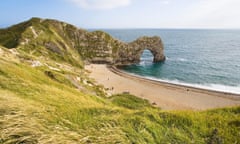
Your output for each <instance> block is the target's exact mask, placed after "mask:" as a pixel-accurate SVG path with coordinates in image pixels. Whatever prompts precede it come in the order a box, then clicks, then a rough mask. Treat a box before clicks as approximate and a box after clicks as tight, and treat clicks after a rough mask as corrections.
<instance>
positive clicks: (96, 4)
mask: <svg viewBox="0 0 240 144" xmlns="http://www.w3.org/2000/svg"><path fill="white" fill-rule="evenodd" d="M70 1H71V2H74V3H75V4H77V5H78V6H80V7H81V8H84V9H97V10H104V9H114V8H117V7H124V6H128V5H130V3H131V0H70Z"/></svg>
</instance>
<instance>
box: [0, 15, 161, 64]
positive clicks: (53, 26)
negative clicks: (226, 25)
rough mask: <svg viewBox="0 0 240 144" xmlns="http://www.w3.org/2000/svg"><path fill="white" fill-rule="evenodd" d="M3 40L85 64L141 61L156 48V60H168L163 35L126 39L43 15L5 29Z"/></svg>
mask: <svg viewBox="0 0 240 144" xmlns="http://www.w3.org/2000/svg"><path fill="white" fill-rule="evenodd" d="M0 44H1V45H3V46H5V47H7V48H18V49H20V50H23V51H27V52H29V53H32V54H34V55H36V56H50V58H52V59H54V60H64V61H67V62H70V63H72V64H74V63H75V64H77V65H82V64H79V61H82V60H83V61H86V62H90V63H107V64H114V65H123V64H124V65H125V64H132V63H137V62H139V61H140V57H141V54H142V52H143V50H144V49H149V50H150V51H151V52H152V54H153V56H154V62H159V61H164V60H165V56H164V54H163V44H162V41H161V39H160V37H156V36H155V37H141V38H139V39H137V40H135V41H133V42H130V43H124V42H121V41H119V40H116V39H114V38H112V37H111V36H110V35H109V34H107V33H105V32H102V31H94V32H88V31H86V30H83V29H79V28H77V27H75V26H73V25H71V24H67V23H65V22H60V21H56V20H50V19H40V18H32V19H30V20H29V21H26V22H23V23H20V24H17V25H14V26H12V27H9V28H7V29H1V30H0Z"/></svg>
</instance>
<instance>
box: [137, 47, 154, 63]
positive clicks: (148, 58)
mask: <svg viewBox="0 0 240 144" xmlns="http://www.w3.org/2000/svg"><path fill="white" fill-rule="evenodd" d="M153 61H154V55H153V53H152V52H151V51H150V50H149V49H144V50H143V51H142V53H141V57H140V64H152V63H153Z"/></svg>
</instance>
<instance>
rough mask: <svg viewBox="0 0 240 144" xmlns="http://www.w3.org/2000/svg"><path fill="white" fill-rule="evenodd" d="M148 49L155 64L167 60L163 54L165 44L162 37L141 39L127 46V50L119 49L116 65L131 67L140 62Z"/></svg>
mask: <svg viewBox="0 0 240 144" xmlns="http://www.w3.org/2000/svg"><path fill="white" fill-rule="evenodd" d="M145 49H147V50H149V51H150V52H151V53H152V55H153V62H161V61H164V60H165V56H164V53H163V43H162V41H161V39H160V37H157V36H155V37H141V38H139V39H137V40H135V41H133V42H131V43H128V44H126V46H125V48H121V49H119V54H118V56H119V57H118V59H117V62H116V63H119V64H123V65H129V64H134V63H138V62H140V58H141V55H142V53H143V51H144V50H145Z"/></svg>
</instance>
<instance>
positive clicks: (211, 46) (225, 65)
mask: <svg viewBox="0 0 240 144" xmlns="http://www.w3.org/2000/svg"><path fill="white" fill-rule="evenodd" d="M102 30H103V31H105V32H107V33H109V34H110V35H112V36H113V37H114V38H116V39H119V40H121V41H124V42H131V41H133V40H135V39H137V38H138V37H141V36H160V37H161V39H162V41H163V43H164V54H165V56H166V61H165V62H160V63H153V56H152V53H151V52H150V51H149V50H147V48H146V50H144V52H143V54H142V56H141V61H140V63H137V64H133V65H129V66H125V67H123V68H122V70H124V71H126V72H128V73H130V74H133V75H138V76H141V77H144V78H147V79H152V80H157V81H164V82H168V83H173V84H180V85H186V86H191V87H197V88H203V89H209V90H215V91H221V92H229V93H236V94H240V30H233V29H231V30H229V29H228V30H226V29H221V30H219V29H102Z"/></svg>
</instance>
